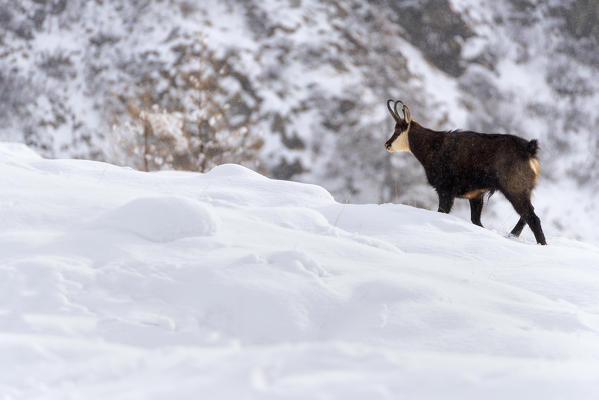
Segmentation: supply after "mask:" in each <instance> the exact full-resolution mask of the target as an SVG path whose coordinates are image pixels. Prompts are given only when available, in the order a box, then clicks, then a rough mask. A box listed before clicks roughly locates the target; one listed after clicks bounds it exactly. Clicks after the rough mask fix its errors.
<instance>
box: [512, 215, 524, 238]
mask: <svg viewBox="0 0 599 400" xmlns="http://www.w3.org/2000/svg"><path fill="white" fill-rule="evenodd" d="M524 225H526V221H525V220H524V218H522V217H520V219H519V220H518V223H517V224H516V226H514V229H512V231H511V232H510V234H511V235H513V236H516V237H518V236H520V234H521V233H522V229H524Z"/></svg>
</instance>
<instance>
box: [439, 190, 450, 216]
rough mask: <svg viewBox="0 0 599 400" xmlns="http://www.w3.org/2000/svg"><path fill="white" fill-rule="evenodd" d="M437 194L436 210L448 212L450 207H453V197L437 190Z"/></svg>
mask: <svg viewBox="0 0 599 400" xmlns="http://www.w3.org/2000/svg"><path fill="white" fill-rule="evenodd" d="M438 194H439V209H438V210H437V211H438V212H442V213H445V214H449V212H450V211H451V207H453V199H454V197H453V196H452V195H451V194H449V193H444V192H438Z"/></svg>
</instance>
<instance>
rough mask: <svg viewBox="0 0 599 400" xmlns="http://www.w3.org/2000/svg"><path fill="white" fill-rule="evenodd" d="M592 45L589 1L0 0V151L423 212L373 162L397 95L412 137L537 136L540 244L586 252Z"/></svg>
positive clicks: (407, 173) (418, 178)
mask: <svg viewBox="0 0 599 400" xmlns="http://www.w3.org/2000/svg"><path fill="white" fill-rule="evenodd" d="M598 44H599V1H596V0H560V1H551V0H549V1H532V0H506V1H500V2H498V1H491V0H487V1H472V0H423V1H413V0H397V1H395V0H370V1H363V0H331V1H326V2H321V1H318V0H288V1H275V0H203V1H200V0H197V1H192V0H153V1H151V0H0V140H2V141H21V142H25V143H27V144H28V145H29V146H31V147H33V148H34V149H35V150H36V151H38V152H39V153H41V154H42V155H43V156H45V157H51V158H57V157H61V158H62V157H68V158H73V157H74V158H86V159H93V160H101V161H108V162H111V163H115V164H119V165H126V166H131V167H133V168H137V169H140V170H146V171H156V170H162V169H183V170H193V171H206V170H209V169H210V168H212V167H213V166H214V165H217V164H221V163H228V162H233V163H241V164H243V165H246V166H248V167H249V168H252V169H254V170H256V171H259V172H260V173H263V174H265V175H267V176H269V177H272V178H277V179H291V180H296V181H301V182H310V183H316V184H319V185H322V186H324V187H325V188H327V189H328V190H329V191H330V192H331V193H332V194H333V195H334V196H335V198H336V199H337V201H339V202H352V203H365V202H368V203H383V202H394V203H404V204H409V205H414V206H417V207H424V208H429V209H435V210H436V207H437V197H436V194H435V193H434V191H433V190H432V189H431V188H430V187H429V186H428V185H427V183H426V179H425V176H424V172H423V169H422V167H421V166H420V164H419V163H418V162H417V161H416V160H415V159H414V158H413V157H412V156H411V155H409V154H405V153H404V154H398V153H395V154H393V155H391V154H389V153H387V152H386V151H385V149H384V146H383V144H384V142H385V140H386V139H387V138H388V137H389V136H390V134H391V132H392V128H393V120H392V118H391V116H390V115H389V114H388V112H387V109H386V107H385V101H386V100H387V99H388V98H395V99H401V100H403V101H404V102H405V103H407V104H408V105H409V107H410V110H411V113H412V116H413V117H414V118H415V119H416V120H418V121H419V122H420V123H421V124H423V125H425V126H427V127H429V128H433V129H442V130H448V129H455V128H463V129H472V130H478V131H484V132H489V133H491V132H493V133H512V134H516V135H519V136H522V137H524V138H527V139H533V138H536V139H538V140H539V143H540V147H541V151H540V161H541V170H542V179H541V180H540V181H539V185H538V188H537V190H536V192H535V195H534V197H533V204H534V205H535V206H536V208H537V213H538V214H539V216H540V218H541V220H542V222H543V227H544V229H545V231H546V233H547V234H548V235H549V239H550V237H551V235H563V236H568V237H572V238H578V239H584V240H586V241H591V242H599V232H596V229H595V226H596V225H597V222H599V219H598V207H599V206H598V205H597V199H598V197H597V193H598V191H599V182H598V180H597V178H598V176H599V164H598V161H597V154H598V153H599V140H598V138H597V129H598V127H599V95H598V91H597V89H598V87H599V68H598V67H599V51H598V50H599V47H598ZM489 203H490V205H489V206H488V207H485V211H484V214H483V224H486V225H488V226H489V227H490V228H491V229H495V230H497V231H498V232H501V233H505V232H508V231H509V230H510V229H511V228H512V226H513V225H514V224H515V223H516V221H517V219H518V218H517V215H516V214H515V212H514V211H513V210H512V209H511V207H510V206H509V204H508V203H507V202H506V201H505V199H504V198H503V197H502V196H501V195H500V194H496V195H495V196H493V197H492V198H491V199H490V200H489ZM467 206H468V202H467V201H465V200H457V201H456V210H455V213H456V214H457V215H460V216H461V217H464V218H467V219H469V211H468V207H467ZM398 223H401V221H398ZM526 232H527V233H526V234H528V235H529V236H530V237H532V235H530V232H529V230H528V229H527V230H526Z"/></svg>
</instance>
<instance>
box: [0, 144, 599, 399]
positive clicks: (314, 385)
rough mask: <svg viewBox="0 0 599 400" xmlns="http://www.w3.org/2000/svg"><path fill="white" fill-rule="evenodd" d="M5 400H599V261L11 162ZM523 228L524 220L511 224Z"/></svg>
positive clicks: (226, 194)
mask: <svg viewBox="0 0 599 400" xmlns="http://www.w3.org/2000/svg"><path fill="white" fill-rule="evenodd" d="M0 183H1V186H2V192H1V194H0V204H1V207H0V216H1V217H0V221H1V230H0V236H1V240H0V372H1V373H0V398H2V399H32V398H36V399H65V398H77V399H83V398H85V399H96V398H97V399H105V398H111V399H167V398H168V399H172V398H176V399H185V398H189V399H197V398H210V399H241V398H243V399H258V398H259V399H278V398H295V399H308V398H323V399H324V398H343V399H397V398H446V399H447V398H456V399H457V398H459V399H469V398H472V399H480V398H486V399H494V398H496V399H505V398H544V399H551V398H554V399H558V398H566V397H567V398H577V399H591V398H597V395H598V394H599V306H598V304H599V248H597V247H594V246H592V245H588V244H585V243H581V242H577V241H573V240H568V239H564V238H559V237H555V236H552V235H551V234H549V235H548V240H549V242H550V245H549V246H546V247H543V246H537V245H536V244H534V243H533V242H531V241H530V240H521V241H519V240H513V239H508V238H505V237H504V232H499V233H498V232H494V231H491V230H486V229H481V228H478V227H476V226H474V225H472V224H470V223H468V222H466V221H464V220H462V219H459V218H456V217H454V216H451V215H449V216H447V215H441V214H438V213H434V212H430V211H425V210H421V209H416V208H412V207H408V206H396V205H389V204H386V205H351V204H341V203H338V202H336V201H335V200H334V199H333V198H332V197H331V196H330V194H329V193H328V192H327V191H325V190H324V189H322V188H321V187H319V186H313V185H307V184H300V183H292V182H286V181H277V180H270V179H267V178H265V177H263V176H261V175H259V174H257V173H255V172H252V171H250V170H248V169H245V168H243V167H240V166H236V165H223V166H220V167H217V168H215V169H213V170H212V171H210V172H209V173H206V174H199V173H184V172H159V173H142V172H137V171H134V170H131V169H127V168H121V167H115V166H112V165H109V164H104V163H99V162H92V161H81V160H46V159H42V158H40V157H39V156H37V155H36V154H35V153H33V152H32V151H30V150H29V149H27V148H26V147H24V146H23V145H16V144H2V145H0ZM512 219H513V220H514V222H515V220H516V216H515V215H514V216H513V218H512Z"/></svg>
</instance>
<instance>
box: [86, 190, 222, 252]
mask: <svg viewBox="0 0 599 400" xmlns="http://www.w3.org/2000/svg"><path fill="white" fill-rule="evenodd" d="M96 225H97V226H100V227H102V228H107V229H115V230H117V231H122V232H128V233H132V234H135V235H137V236H140V237H142V238H144V239H147V240H150V241H153V242H163V243H164V242H172V241H174V240H177V239H183V238H187V237H194V236H210V235H214V234H216V232H217V229H218V225H219V218H218V215H216V213H215V212H214V211H213V210H212V208H211V207H210V206H209V205H207V204H202V203H200V202H198V201H193V200H190V199H186V198H183V197H172V196H169V197H166V196H165V197H142V198H138V199H135V200H132V201H130V202H128V203H127V204H125V205H123V206H121V207H118V208H116V209H114V210H112V211H110V212H108V213H106V215H104V216H103V217H101V218H100V219H99V220H98V221H96Z"/></svg>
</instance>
